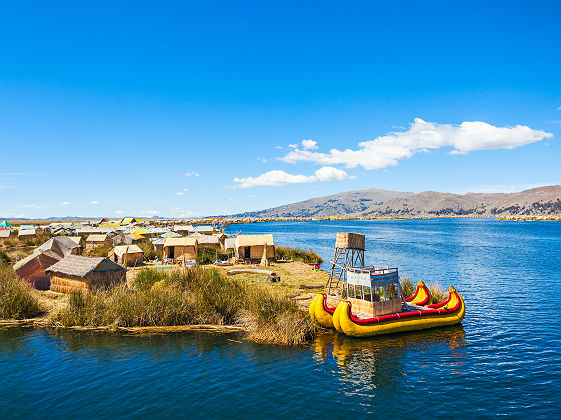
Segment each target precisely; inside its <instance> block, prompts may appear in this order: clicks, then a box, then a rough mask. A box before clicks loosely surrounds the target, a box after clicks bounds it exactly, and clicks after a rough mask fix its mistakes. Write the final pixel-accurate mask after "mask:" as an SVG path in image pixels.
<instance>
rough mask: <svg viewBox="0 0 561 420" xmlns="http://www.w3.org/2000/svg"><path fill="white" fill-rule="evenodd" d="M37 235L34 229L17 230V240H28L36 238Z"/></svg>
mask: <svg viewBox="0 0 561 420" xmlns="http://www.w3.org/2000/svg"><path fill="white" fill-rule="evenodd" d="M36 237H37V234H36V231H35V229H19V230H18V238H19V239H30V238H36Z"/></svg>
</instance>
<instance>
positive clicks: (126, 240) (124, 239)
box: [111, 232, 140, 246]
mask: <svg viewBox="0 0 561 420" xmlns="http://www.w3.org/2000/svg"><path fill="white" fill-rule="evenodd" d="M111 241H112V242H113V246H117V245H119V244H125V245H132V244H134V243H135V242H138V241H140V239H138V238H137V237H136V236H134V235H132V234H130V233H129V232H123V233H119V234H117V235H115V236H113V238H111Z"/></svg>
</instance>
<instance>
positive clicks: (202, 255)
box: [197, 248, 231, 265]
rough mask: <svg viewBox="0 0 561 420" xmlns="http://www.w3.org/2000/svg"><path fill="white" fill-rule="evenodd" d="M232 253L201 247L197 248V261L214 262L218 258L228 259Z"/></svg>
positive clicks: (203, 262)
mask: <svg viewBox="0 0 561 420" xmlns="http://www.w3.org/2000/svg"><path fill="white" fill-rule="evenodd" d="M230 257H231V255H230V254H228V253H225V252H220V251H217V250H213V249H206V248H199V249H198V250H197V261H198V262H199V264H203V265H204V264H213V263H214V262H215V261H216V260H220V261H226V260H228V259H229V258H230Z"/></svg>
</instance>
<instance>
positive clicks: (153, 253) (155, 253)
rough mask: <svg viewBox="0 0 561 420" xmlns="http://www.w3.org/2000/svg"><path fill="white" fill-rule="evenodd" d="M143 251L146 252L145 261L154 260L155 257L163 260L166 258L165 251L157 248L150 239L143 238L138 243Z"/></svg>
mask: <svg viewBox="0 0 561 420" xmlns="http://www.w3.org/2000/svg"><path fill="white" fill-rule="evenodd" d="M136 244H137V245H138V247H139V248H140V249H142V252H144V261H153V260H155V259H158V260H160V261H161V260H162V259H163V258H164V251H163V250H161V249H156V247H155V246H154V244H153V243H152V242H151V241H150V240H148V239H143V240H141V241H139V242H137V243H136Z"/></svg>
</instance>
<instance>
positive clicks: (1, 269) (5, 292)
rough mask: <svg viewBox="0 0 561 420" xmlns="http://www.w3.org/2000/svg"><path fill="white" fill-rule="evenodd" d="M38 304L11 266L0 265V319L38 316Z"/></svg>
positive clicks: (39, 311)
mask: <svg viewBox="0 0 561 420" xmlns="http://www.w3.org/2000/svg"><path fill="white" fill-rule="evenodd" d="M39 313H41V308H40V307H39V302H38V301H37V299H36V298H35V296H33V294H32V293H31V289H30V287H29V286H27V285H26V284H24V283H22V282H20V281H19V280H18V279H17V278H16V275H15V273H14V270H13V269H12V267H11V266H9V265H7V264H2V263H0V319H25V318H31V317H34V316H37V315H39Z"/></svg>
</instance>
